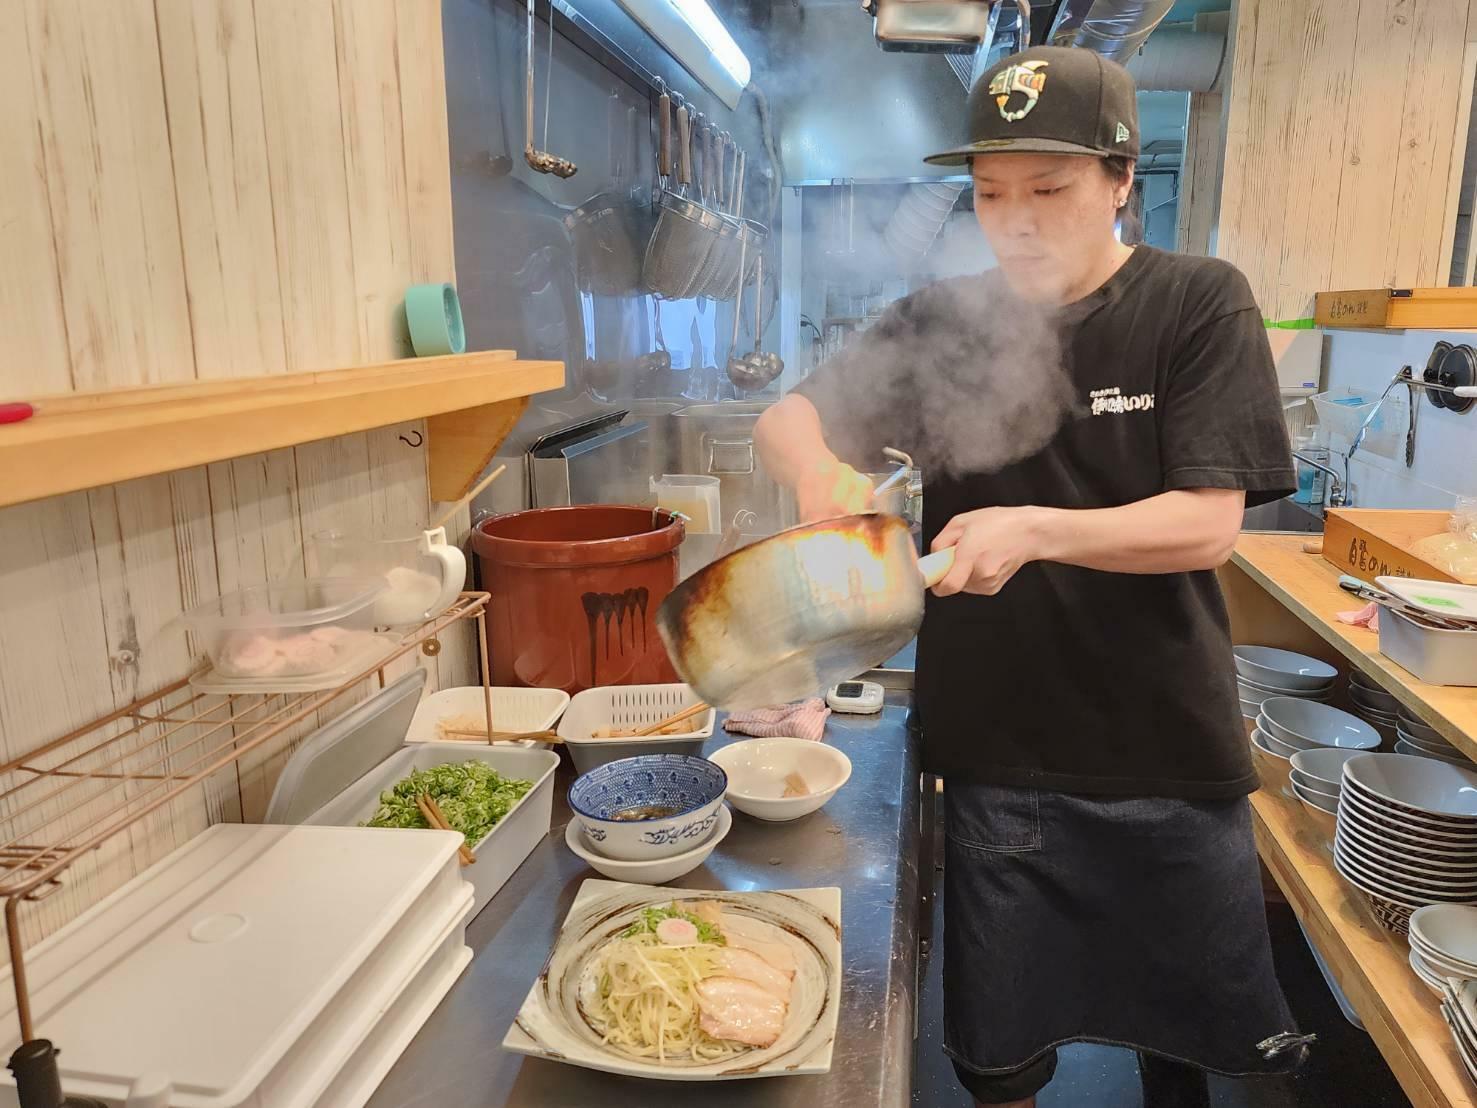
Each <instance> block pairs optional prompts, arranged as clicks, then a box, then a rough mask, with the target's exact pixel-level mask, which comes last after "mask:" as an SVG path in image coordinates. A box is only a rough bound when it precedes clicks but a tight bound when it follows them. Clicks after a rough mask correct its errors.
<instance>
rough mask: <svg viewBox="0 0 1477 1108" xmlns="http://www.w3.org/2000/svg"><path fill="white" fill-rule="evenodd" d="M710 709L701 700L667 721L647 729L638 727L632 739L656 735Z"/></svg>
mask: <svg viewBox="0 0 1477 1108" xmlns="http://www.w3.org/2000/svg"><path fill="white" fill-rule="evenodd" d="M708 708H709V705H707V704H705V703H704V702H703V701H701V700H699V701H698V702H697V703H696V704H694V705H692V707H690V708H683V709H682V711H680V712H677V713H676V714H675V715H670V716H668V717H667V718H666V719H659V720H657V721H656V722H655V723H649V724H647V725H646V726H645V727H638V728H637V729H636V730H635V731H633V732H631V738H634V739H639V738H645V737H646V736H647V735H655V734H656V733H657V732H658V731H660V730H661V729H662V728H664V727H670V726H672V724H674V723H683V722H685V721H686V720H689V719H691V718H692V717H693V716H700V715H702V714H703V713H704V712H706V711H707V710H708Z"/></svg>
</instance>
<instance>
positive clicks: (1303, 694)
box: [1236, 676, 1333, 702]
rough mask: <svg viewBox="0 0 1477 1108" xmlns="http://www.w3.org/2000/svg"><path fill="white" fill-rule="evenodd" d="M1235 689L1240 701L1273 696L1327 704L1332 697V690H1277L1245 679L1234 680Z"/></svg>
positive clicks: (1264, 698) (1257, 699)
mask: <svg viewBox="0 0 1477 1108" xmlns="http://www.w3.org/2000/svg"><path fill="white" fill-rule="evenodd" d="M1236 688H1237V689H1239V690H1240V692H1241V699H1242V700H1256V701H1262V700H1266V699H1268V698H1269V697H1273V696H1295V697H1297V698H1298V699H1299V700H1321V701H1325V702H1327V701H1328V700H1330V699H1331V698H1332V697H1333V689H1332V688H1331V687H1330V688H1327V689H1317V690H1310V689H1278V688H1273V687H1272V686H1271V685H1262V684H1259V683H1257V682H1256V681H1249V680H1247V679H1246V678H1245V677H1240V676H1238V677H1237V678H1236Z"/></svg>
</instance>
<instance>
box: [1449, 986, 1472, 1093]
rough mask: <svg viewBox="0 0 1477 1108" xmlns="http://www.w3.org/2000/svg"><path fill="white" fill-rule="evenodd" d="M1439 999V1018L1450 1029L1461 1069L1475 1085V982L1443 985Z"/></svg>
mask: <svg viewBox="0 0 1477 1108" xmlns="http://www.w3.org/2000/svg"><path fill="white" fill-rule="evenodd" d="M1441 996H1442V998H1443V999H1442V1001H1441V1015H1442V1016H1444V1017H1445V1019H1446V1026H1447V1027H1449V1028H1451V1037H1452V1039H1453V1040H1455V1042H1456V1048H1457V1053H1458V1054H1460V1055H1461V1056H1462V1066H1463V1067H1464V1068H1465V1069H1466V1071H1467V1076H1468V1077H1470V1078H1471V1079H1472V1080H1473V1081H1477V981H1461V982H1453V981H1445V982H1443V983H1442V986H1441Z"/></svg>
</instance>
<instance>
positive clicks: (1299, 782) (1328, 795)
mask: <svg viewBox="0 0 1477 1108" xmlns="http://www.w3.org/2000/svg"><path fill="white" fill-rule="evenodd" d="M1287 776H1288V780H1289V781H1291V783H1292V786H1293V791H1294V792H1305V793H1308V794H1309V795H1310V796H1312V797H1313V798H1314V799H1316V800H1318V801H1319V802H1320V803H1322V804H1326V805H1327V806H1328V810H1329V811H1330V812H1332V811H1333V810H1334V809H1335V808H1336V807H1338V802H1339V794H1338V793H1337V792H1331V791H1329V790H1328V789H1327V788H1321V787H1320V786H1321V785H1322V784H1323V783H1322V782H1321V781H1313V780H1311V779H1310V778H1308V777H1306V776H1304V775H1303V774H1301V773H1299V772H1298V771H1297V770H1293V771H1292V772H1290V773H1289V774H1288V775H1287Z"/></svg>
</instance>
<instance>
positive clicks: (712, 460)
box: [671, 401, 796, 535]
mask: <svg viewBox="0 0 1477 1108" xmlns="http://www.w3.org/2000/svg"><path fill="white" fill-rule="evenodd" d="M768 408H769V404H768V403H745V402H736V401H724V402H722V403H718V404H689V405H688V406H687V407H685V408H679V409H678V410H677V411H675V412H673V413H672V426H673V427H674V428H675V429H676V432H677V433H676V456H675V457H674V458H672V460H671V466H672V469H671V472H673V473H705V474H708V475H709V476H712V477H716V478H718V480H719V481H720V482H722V486H723V488H722V494H723V507H724V509H725V510H726V511H727V513H728V514H729V515H732V514H733V513H734V512H736V511H740V510H747V511H750V512H753V513H754V516H755V520H756V522H755V526H754V530H755V531H757V532H759V533H761V534H766V535H768V534H773V533H774V532H775V531H779V530H781V529H783V528H785V527H788V526H790V525H791V524H793V523H794V522H795V519H796V514H795V498H794V496H792V495H791V494H790V492H789V490H788V489H786V488H784V487H783V486H781V485H780V484H779V483H778V482H776V481H775V480H774V479H773V478H771V477H770V476H769V475H768V474H767V473H766V472H765V471H764V465H763V463H762V462H761V461H760V459H759V455H758V452H757V451H756V450H755V448H754V426H755V424H757V423H758V422H759V417H760V416H761V415H763V414H764V413H765V411H767V410H768Z"/></svg>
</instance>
